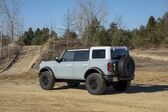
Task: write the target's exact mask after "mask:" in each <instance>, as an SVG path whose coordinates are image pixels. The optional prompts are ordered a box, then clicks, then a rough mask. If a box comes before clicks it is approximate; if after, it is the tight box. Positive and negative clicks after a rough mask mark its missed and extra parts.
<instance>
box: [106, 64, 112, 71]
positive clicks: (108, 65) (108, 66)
mask: <svg viewBox="0 0 168 112" xmlns="http://www.w3.org/2000/svg"><path fill="white" fill-rule="evenodd" d="M112 68H113V64H112V63H108V64H107V70H108V71H109V72H112Z"/></svg>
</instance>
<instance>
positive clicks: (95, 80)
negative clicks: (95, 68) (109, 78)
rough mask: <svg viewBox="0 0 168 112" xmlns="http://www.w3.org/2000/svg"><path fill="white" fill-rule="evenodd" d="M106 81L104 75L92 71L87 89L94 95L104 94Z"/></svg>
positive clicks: (88, 78) (87, 82)
mask: <svg viewBox="0 0 168 112" xmlns="http://www.w3.org/2000/svg"><path fill="white" fill-rule="evenodd" d="M105 88H106V83H105V81H104V79H103V77H102V76H101V75H100V74H98V73H92V74H90V75H89V76H88V77H87V78H86V89H87V90H88V92H89V93H91V94H93V95H100V94H103V92H104V91H105Z"/></svg>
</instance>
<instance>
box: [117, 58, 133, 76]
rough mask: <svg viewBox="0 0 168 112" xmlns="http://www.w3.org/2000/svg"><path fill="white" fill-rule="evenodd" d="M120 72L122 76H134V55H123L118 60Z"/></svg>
mask: <svg viewBox="0 0 168 112" xmlns="http://www.w3.org/2000/svg"><path fill="white" fill-rule="evenodd" d="M118 72H119V74H120V75H121V76H122V77H133V75H134V72H135V62H134V60H133V58H132V57H122V58H121V59H120V60H119V62H118Z"/></svg>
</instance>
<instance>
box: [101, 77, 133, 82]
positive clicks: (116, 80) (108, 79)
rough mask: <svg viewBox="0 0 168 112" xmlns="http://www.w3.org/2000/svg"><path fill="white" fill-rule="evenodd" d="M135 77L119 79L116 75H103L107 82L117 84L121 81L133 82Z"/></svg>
mask: <svg viewBox="0 0 168 112" xmlns="http://www.w3.org/2000/svg"><path fill="white" fill-rule="evenodd" d="M134 77H135V75H133V76H131V77H121V76H118V75H104V79H105V80H106V81H107V82H118V81H121V80H134Z"/></svg>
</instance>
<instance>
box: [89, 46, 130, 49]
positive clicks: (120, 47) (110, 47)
mask: <svg viewBox="0 0 168 112" xmlns="http://www.w3.org/2000/svg"><path fill="white" fill-rule="evenodd" d="M91 49H128V47H127V46H117V47H114V46H97V47H91Z"/></svg>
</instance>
